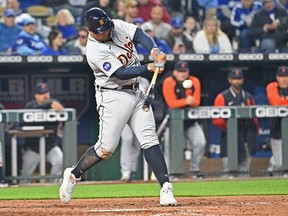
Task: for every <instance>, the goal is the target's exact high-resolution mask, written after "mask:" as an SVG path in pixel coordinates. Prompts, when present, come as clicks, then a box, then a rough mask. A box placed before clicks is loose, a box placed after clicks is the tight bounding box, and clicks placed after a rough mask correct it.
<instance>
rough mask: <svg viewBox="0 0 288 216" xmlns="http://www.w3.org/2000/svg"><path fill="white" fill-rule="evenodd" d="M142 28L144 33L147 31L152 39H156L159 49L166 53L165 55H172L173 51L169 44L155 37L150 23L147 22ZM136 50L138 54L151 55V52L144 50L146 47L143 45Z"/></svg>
mask: <svg viewBox="0 0 288 216" xmlns="http://www.w3.org/2000/svg"><path fill="white" fill-rule="evenodd" d="M141 28H142V29H143V31H145V32H146V33H147V34H148V35H149V36H150V37H151V38H153V39H154V41H155V43H156V45H157V46H158V48H159V49H160V50H161V51H162V52H164V53H165V54H171V53H172V52H171V49H170V48H169V46H168V44H167V43H166V41H164V40H162V39H159V38H158V37H156V36H155V34H154V29H153V26H152V24H151V23H150V22H146V23H144V24H142V25H141ZM136 50H137V53H138V54H150V51H148V50H147V49H146V48H144V46H142V45H141V44H137V45H136Z"/></svg>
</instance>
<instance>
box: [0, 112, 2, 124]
mask: <svg viewBox="0 0 288 216" xmlns="http://www.w3.org/2000/svg"><path fill="white" fill-rule="evenodd" d="M0 122H2V114H1V113H0Z"/></svg>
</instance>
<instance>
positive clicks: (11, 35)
mask: <svg viewBox="0 0 288 216" xmlns="http://www.w3.org/2000/svg"><path fill="white" fill-rule="evenodd" d="M15 16H16V13H15V12H14V11H13V10H12V9H7V10H5V12H4V16H3V19H4V23H0V53H1V54H4V55H5V54H8V52H9V51H10V52H11V46H12V44H13V43H14V42H15V41H16V39H17V37H18V34H19V33H20V31H21V29H20V28H19V27H18V26H16V25H15ZM9 48H10V49H9Z"/></svg>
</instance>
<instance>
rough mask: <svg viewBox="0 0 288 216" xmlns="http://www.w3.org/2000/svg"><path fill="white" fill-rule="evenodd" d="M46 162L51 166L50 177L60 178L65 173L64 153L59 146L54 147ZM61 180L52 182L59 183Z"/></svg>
mask: <svg viewBox="0 0 288 216" xmlns="http://www.w3.org/2000/svg"><path fill="white" fill-rule="evenodd" d="M46 161H47V162H49V163H50V164H51V171H50V175H52V176H59V178H60V176H61V175H62V172H63V152H62V150H61V149H60V147H59V146H54V147H53V148H52V149H51V150H50V151H49V152H48V153H47V155H46ZM59 178H55V179H53V180H52V182H53V183H57V182H59Z"/></svg>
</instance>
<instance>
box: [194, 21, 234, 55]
mask: <svg viewBox="0 0 288 216" xmlns="http://www.w3.org/2000/svg"><path fill="white" fill-rule="evenodd" d="M193 47H194V50H195V52H196V53H203V54H208V53H212V54H218V53H232V52H233V50H232V45H231V43H230V41H229V38H228V37H227V35H226V34H225V33H224V32H222V31H221V30H220V27H219V23H218V20H217V18H216V17H208V18H206V19H205V20H204V23H203V30H201V31H199V32H197V34H196V36H195V38H194V41H193Z"/></svg>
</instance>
